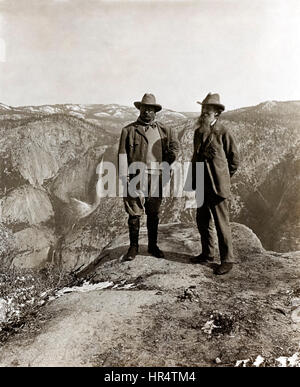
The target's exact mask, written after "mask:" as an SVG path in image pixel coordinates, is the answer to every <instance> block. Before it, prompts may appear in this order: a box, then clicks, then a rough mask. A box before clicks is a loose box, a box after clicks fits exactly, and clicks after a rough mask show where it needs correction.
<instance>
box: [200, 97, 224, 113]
mask: <svg viewBox="0 0 300 387" xmlns="http://www.w3.org/2000/svg"><path fill="white" fill-rule="evenodd" d="M197 103H199V104H200V105H214V106H217V107H218V108H220V109H222V110H225V106H224V105H222V104H221V103H220V96H219V94H211V93H208V94H207V96H206V97H205V98H204V100H203V101H202V102H199V101H197Z"/></svg>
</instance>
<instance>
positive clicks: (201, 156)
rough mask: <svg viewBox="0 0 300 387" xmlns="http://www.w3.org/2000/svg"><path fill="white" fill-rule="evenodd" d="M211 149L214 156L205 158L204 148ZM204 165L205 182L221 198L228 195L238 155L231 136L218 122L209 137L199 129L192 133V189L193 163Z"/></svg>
mask: <svg viewBox="0 0 300 387" xmlns="http://www.w3.org/2000/svg"><path fill="white" fill-rule="evenodd" d="M208 143H209V146H211V147H213V149H214V150H215V155H214V156H213V157H212V158H207V157H206V156H205V149H206V146H208ZM197 161H200V162H201V161H202V162H204V163H205V166H204V169H205V180H204V184H206V185H207V184H208V185H209V186H210V187H209V188H211V189H212V190H213V192H214V193H215V194H216V195H218V196H220V197H223V198H227V197H228V196H229V195H230V178H231V177H232V176H233V175H234V173H235V172H236V170H237V169H238V166H239V154H238V149H237V146H236V143H235V140H234V138H233V136H232V134H231V133H230V132H229V131H228V129H226V128H225V127H224V126H223V125H222V124H221V123H220V122H219V121H217V122H216V124H215V125H214V127H213V130H212V132H211V135H210V136H207V135H206V133H205V132H204V131H203V130H202V129H201V128H200V127H199V128H197V129H196V130H195V133H194V153H193V157H192V165H193V182H192V185H193V188H194V189H195V187H196V182H195V178H196V174H195V163H196V162H197Z"/></svg>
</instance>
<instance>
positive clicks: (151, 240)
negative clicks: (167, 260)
mask: <svg viewBox="0 0 300 387" xmlns="http://www.w3.org/2000/svg"><path fill="white" fill-rule="evenodd" d="M158 222H159V219H158V216H157V215H154V216H153V215H148V216H147V229H148V253H150V254H152V255H154V257H157V258H164V253H163V252H162V251H161V250H160V248H159V247H158V246H157V231H158Z"/></svg>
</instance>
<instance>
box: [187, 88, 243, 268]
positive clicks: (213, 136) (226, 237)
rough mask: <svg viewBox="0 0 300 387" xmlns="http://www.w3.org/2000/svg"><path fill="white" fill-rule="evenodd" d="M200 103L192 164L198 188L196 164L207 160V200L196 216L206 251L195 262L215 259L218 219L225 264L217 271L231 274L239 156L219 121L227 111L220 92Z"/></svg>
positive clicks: (221, 251) (231, 138)
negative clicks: (233, 188) (233, 182)
mask: <svg viewBox="0 0 300 387" xmlns="http://www.w3.org/2000/svg"><path fill="white" fill-rule="evenodd" d="M198 103H199V104H201V105H202V110H201V116H200V118H199V121H198V127H197V129H196V130H195V134H194V154H193V158H192V164H193V172H194V173H193V187H194V189H195V188H196V184H195V178H196V175H195V163H196V162H204V202H203V205H201V206H200V205H199V206H198V208H197V216H196V220H197V226H198V230H199V232H200V236H201V244H202V253H201V254H200V255H198V256H196V257H193V258H192V259H191V261H192V262H193V263H205V262H211V261H213V260H214V239H213V220H214V223H215V227H216V231H217V236H218V244H219V251H220V257H221V265H220V266H218V267H217V269H216V271H215V274H219V275H222V274H225V273H228V272H229V271H230V270H231V269H232V267H233V263H234V256H233V249H232V240H231V230H230V225H229V213H228V196H229V195H230V179H231V177H232V176H233V175H234V173H235V172H236V170H237V168H238V165H239V157H238V150H237V147H236V144H235V141H234V139H233V137H232V134H231V133H230V131H228V130H227V129H226V128H225V127H224V126H223V125H222V124H221V123H220V122H219V121H218V119H219V116H220V114H221V113H222V112H223V111H224V110H225V106H224V105H223V104H221V103H220V96H219V94H211V93H209V94H208V95H207V96H206V97H205V99H204V100H203V101H202V102H198ZM202 188H203V187H202ZM196 197H197V195H196ZM201 204H202V203H201Z"/></svg>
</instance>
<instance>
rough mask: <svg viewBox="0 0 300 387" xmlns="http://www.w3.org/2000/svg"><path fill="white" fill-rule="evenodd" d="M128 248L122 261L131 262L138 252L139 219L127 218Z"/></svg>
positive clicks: (137, 217) (135, 217) (136, 217)
mask: <svg viewBox="0 0 300 387" xmlns="http://www.w3.org/2000/svg"><path fill="white" fill-rule="evenodd" d="M128 228H129V239H130V247H129V249H128V251H127V254H126V255H125V256H124V261H132V260H133V259H134V258H135V257H136V255H137V254H138V252H139V231H140V217H139V216H129V219H128Z"/></svg>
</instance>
